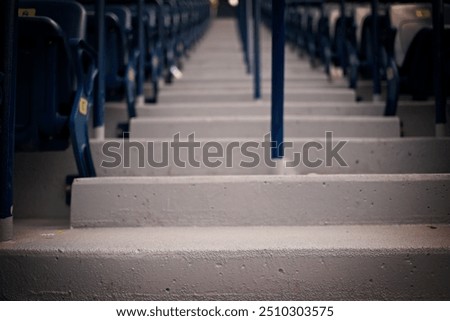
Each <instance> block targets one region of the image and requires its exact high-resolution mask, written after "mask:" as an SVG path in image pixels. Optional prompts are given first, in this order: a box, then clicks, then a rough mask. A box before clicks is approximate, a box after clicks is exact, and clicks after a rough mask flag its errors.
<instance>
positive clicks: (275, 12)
mask: <svg viewBox="0 0 450 321" xmlns="http://www.w3.org/2000/svg"><path fill="white" fill-rule="evenodd" d="M284 10H285V0H272V120H271V141H272V158H283V156H284V148H283V140H284V132H283V129H284V128H283V127H284V119H283V117H284V115H283V114H284V39H285V27H284Z"/></svg>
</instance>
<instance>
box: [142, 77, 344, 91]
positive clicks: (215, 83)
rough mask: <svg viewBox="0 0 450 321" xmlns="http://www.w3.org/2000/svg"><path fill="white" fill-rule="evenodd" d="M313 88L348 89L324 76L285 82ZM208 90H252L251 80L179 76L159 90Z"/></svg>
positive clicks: (291, 87) (265, 86) (268, 84)
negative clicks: (178, 78) (185, 77)
mask: <svg viewBox="0 0 450 321" xmlns="http://www.w3.org/2000/svg"><path fill="white" fill-rule="evenodd" d="M144 86H145V88H148V89H150V88H151V84H147V83H146V84H144ZM261 88H262V89H266V90H270V89H271V88H272V83H271V80H270V79H266V80H263V81H262V82H261ZM303 88H308V89H314V88H317V89H318V88H320V89H322V92H325V91H326V90H328V89H330V88H342V89H344V88H345V89H348V83H347V82H345V81H342V80H337V81H333V82H330V81H328V79H326V77H323V78H320V79H311V80H301V79H300V80H289V81H286V83H285V89H286V90H295V89H303ZM191 89H192V90H199V89H200V90H201V89H203V90H209V89H226V90H233V91H234V90H239V89H241V90H242V89H249V90H251V91H252V90H253V80H252V79H251V78H250V77H248V78H246V79H235V80H231V81H230V80H226V79H225V80H210V81H209V80H201V79H200V80H199V79H188V80H186V79H184V78H181V79H180V80H178V81H177V82H176V83H174V84H170V85H165V84H163V85H162V86H161V92H165V91H168V92H172V91H178V90H180V91H184V90H191Z"/></svg>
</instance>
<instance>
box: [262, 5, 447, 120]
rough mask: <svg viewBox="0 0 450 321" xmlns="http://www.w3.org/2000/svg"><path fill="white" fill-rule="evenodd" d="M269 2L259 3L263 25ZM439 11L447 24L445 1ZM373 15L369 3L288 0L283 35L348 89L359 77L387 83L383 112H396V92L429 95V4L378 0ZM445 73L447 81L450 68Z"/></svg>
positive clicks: (267, 17)
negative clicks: (336, 75) (343, 79)
mask: <svg viewBox="0 0 450 321" xmlns="http://www.w3.org/2000/svg"><path fill="white" fill-rule="evenodd" d="M271 3H272V2H271V1H269V0H265V1H263V2H262V15H263V21H264V22H265V24H266V25H268V26H270V23H271V21H270V17H271V14H270V13H271ZM444 14H445V22H446V23H450V5H446V6H445V12H444ZM375 16H376V18H375V19H376V21H373V17H374V16H373V15H372V10H371V3H370V1H364V2H363V1H359V2H349V1H347V3H346V2H345V1H320V0H318V1H314V0H313V1H287V9H286V39H287V41H288V42H289V43H290V44H291V45H292V46H293V47H295V48H297V50H298V51H299V54H300V55H308V57H309V59H310V62H311V65H312V66H313V67H314V66H317V65H318V64H321V65H323V66H324V71H325V72H326V73H327V74H328V75H329V76H330V77H331V72H332V69H333V68H334V67H338V68H340V70H342V73H343V74H344V75H345V76H346V77H347V78H348V81H349V87H351V88H357V86H358V80H360V79H369V80H370V79H372V80H374V81H376V78H375V79H374V77H375V76H378V77H379V78H380V79H381V80H384V81H386V84H387V90H386V91H387V99H386V110H385V114H386V115H395V114H396V108H397V103H398V99H399V95H409V96H410V97H411V98H412V99H414V100H425V99H428V98H429V97H430V96H432V95H433V49H432V48H433V44H432V26H433V24H432V6H431V3H390V2H389V3H380V5H379V6H378V10H377V14H376V15H375ZM373 23H376V25H377V28H375V29H374V28H373ZM374 30H375V32H376V33H375V34H374ZM374 39H376V41H373V40H374ZM444 39H445V40H444V46H445V52H446V53H450V30H447V29H446V30H445V31H444ZM445 57H450V55H448V54H446V55H445ZM376 59H377V60H378V61H375V60H376ZM375 66H378V68H377V67H375ZM374 68H376V69H374ZM375 72H377V73H378V75H375ZM446 74H447V79H449V78H450V77H449V76H450V71H449V70H447V71H446ZM377 94H379V93H377Z"/></svg>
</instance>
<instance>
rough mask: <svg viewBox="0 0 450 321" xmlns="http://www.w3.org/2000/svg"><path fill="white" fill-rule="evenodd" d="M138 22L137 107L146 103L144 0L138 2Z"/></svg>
mask: <svg viewBox="0 0 450 321" xmlns="http://www.w3.org/2000/svg"><path fill="white" fill-rule="evenodd" d="M137 21H138V47H139V57H138V63H137V68H138V70H137V80H136V105H137V106H140V105H143V104H144V103H145V98H144V77H145V75H144V74H145V54H146V52H145V44H144V0H137Z"/></svg>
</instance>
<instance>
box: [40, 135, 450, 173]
mask: <svg viewBox="0 0 450 321" xmlns="http://www.w3.org/2000/svg"><path fill="white" fill-rule="evenodd" d="M184 141H186V140H184ZM289 142H291V143H292V144H293V145H292V148H289V147H288V145H287V144H286V146H287V147H286V149H285V159H286V160H287V162H289V164H288V166H284V167H283V166H282V165H283V164H282V163H280V164H278V168H277V167H274V166H273V165H272V164H271V162H270V161H268V159H270V149H269V148H264V147H263V144H262V142H257V141H254V142H252V143H251V144H253V145H248V144H250V143H249V141H248V140H247V141H246V140H242V141H237V140H226V139H220V140H216V141H215V143H211V142H208V141H201V140H200V141H198V145H199V146H198V147H196V148H193V151H191V152H188V150H187V148H182V149H180V151H179V156H175V155H174V154H175V152H174V150H173V149H170V148H169V146H170V145H169V144H170V143H171V142H165V143H163V142H162V141H160V140H158V141H152V140H149V139H142V140H132V141H122V140H109V141H91V152H92V157H93V159H94V164H95V166H96V173H97V175H98V176H113V177H117V176H198V175H271V174H272V175H273V174H278V173H280V172H286V173H289V174H301V175H304V174H313V173H314V174H408V173H450V138H446V139H444V138H443V139H435V138H408V139H406V138H384V139H371V138H351V139H348V140H347V139H346V140H344V141H342V140H339V139H338V140H334V141H330V142H329V143H327V141H326V140H325V139H324V138H322V139H314V140H311V139H295V140H291V141H289ZM344 143H345V144H344ZM164 144H166V146H167V147H163V145H164ZM246 144H247V145H248V146H252V148H249V147H248V148H244V147H245V146H246ZM254 144H256V147H255V145H254ZM311 144H315V145H314V147H313V148H311V149H308V148H306V147H307V146H310V145H311ZM340 144H343V145H342V146H340ZM208 145H209V146H210V147H209V148H207V147H208ZM213 145H214V147H213ZM236 145H237V146H240V147H239V148H236ZM230 146H231V147H233V146H234V147H233V148H234V149H233V150H230V149H229V147H230ZM266 146H267V147H268V146H269V145H268V144H267V145H266ZM317 147H319V148H321V150H320V151H319V150H318V148H317ZM333 148H335V151H336V150H337V154H336V156H337V157H340V158H339V159H337V158H336V159H333V158H332V156H333V155H332V152H331V150H332V149H333ZM163 151H164V152H163ZM216 151H218V153H220V156H218V154H217V153H216ZM111 152H113V153H114V154H113V155H112V154H111ZM213 152H214V153H216V154H214V155H215V156H214V157H212V156H210V155H211V154H208V153H213ZM250 152H251V153H252V154H250ZM189 153H191V154H192V155H190V154H189ZM294 153H295V154H296V155H295V157H294ZM249 155H250V156H249ZM327 155H328V157H329V158H327ZM190 156H191V157H192V159H194V161H195V162H194V161H192V162H187V161H188V160H189V159H191V158H190ZM42 157H44V156H42ZM175 158H176V159H180V161H183V162H186V166H183V167H182V166H180V165H179V164H178V165H177V162H176V161H175ZM294 159H295V160H296V161H295V162H294V161H293V160H294ZM217 161H219V163H218V164H215V165H213V164H212V163H216V162H217ZM318 161H320V163H318ZM36 162H38V163H42V161H41V162H39V161H36ZM113 162H115V163H114V164H113ZM49 163H52V161H51V160H50V159H49ZM156 163H158V164H156ZM42 170H44V169H42ZM51 173H52V169H51V168H48V175H51Z"/></svg>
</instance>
